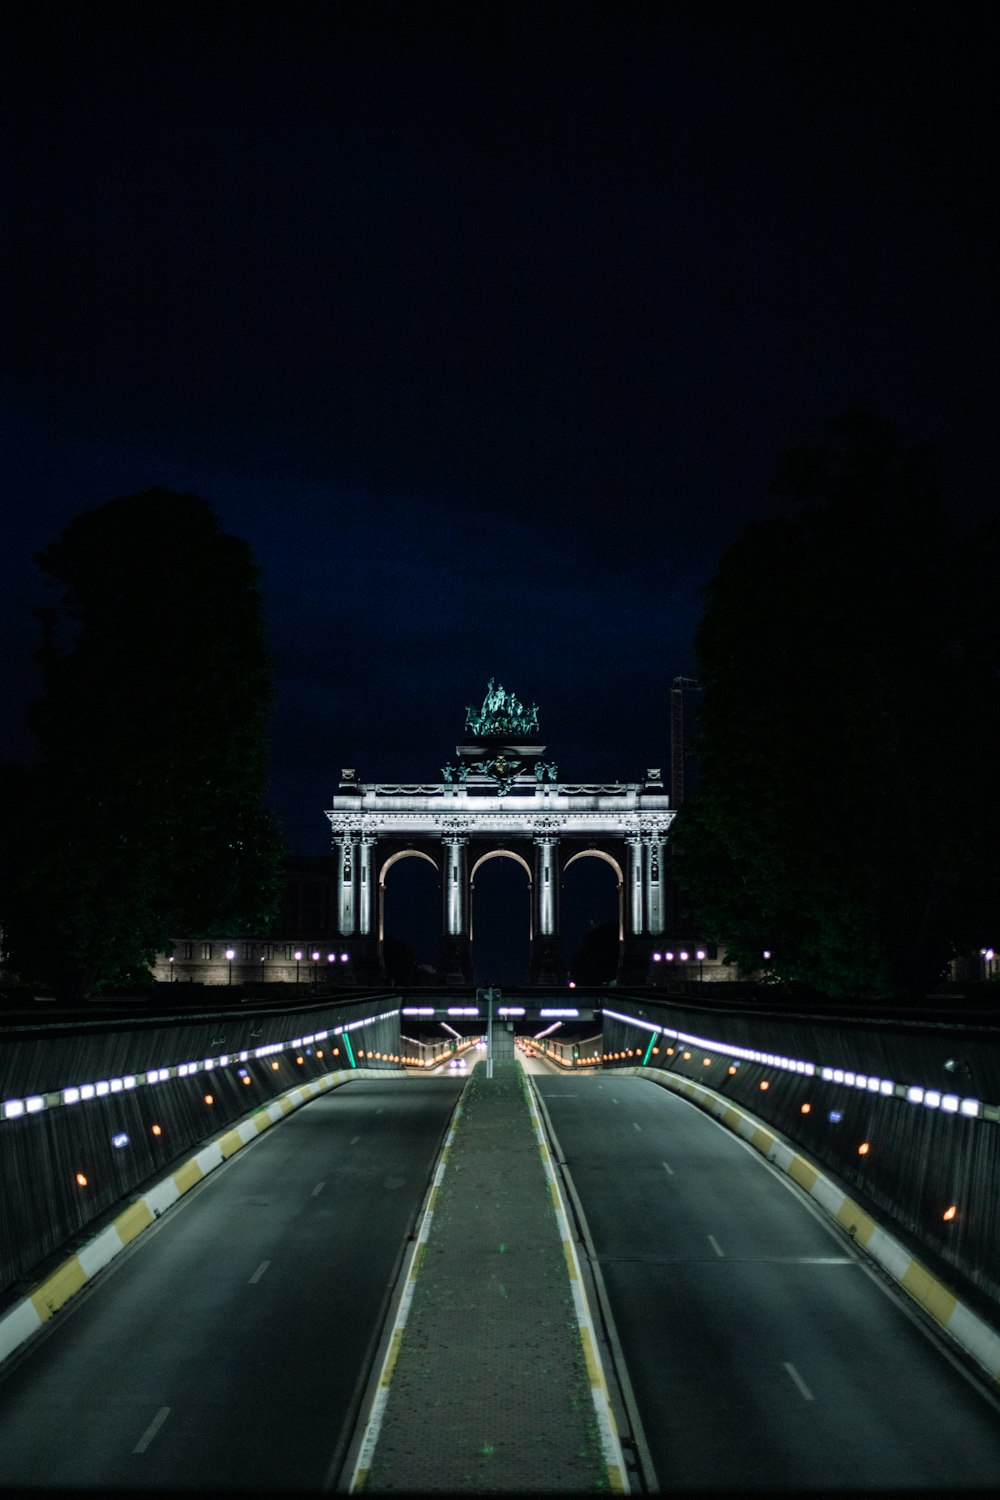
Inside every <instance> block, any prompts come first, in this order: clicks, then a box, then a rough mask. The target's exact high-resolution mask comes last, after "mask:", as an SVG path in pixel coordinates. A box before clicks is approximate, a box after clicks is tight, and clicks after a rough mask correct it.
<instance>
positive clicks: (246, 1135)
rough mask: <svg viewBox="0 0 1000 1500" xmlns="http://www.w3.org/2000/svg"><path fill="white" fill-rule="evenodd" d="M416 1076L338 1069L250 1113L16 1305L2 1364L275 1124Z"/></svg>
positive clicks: (8, 1315) (1, 1330)
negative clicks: (352, 1087)
mask: <svg viewBox="0 0 1000 1500" xmlns="http://www.w3.org/2000/svg"><path fill="white" fill-rule="evenodd" d="M412 1076H413V1075H412V1074H410V1073H408V1072H406V1071H405V1070H403V1069H401V1068H339V1069H337V1071H336V1072H333V1073H324V1074H323V1076H322V1077H321V1078H315V1079H312V1080H311V1081H310V1082H309V1083H301V1084H298V1085H296V1087H294V1088H290V1089H286V1090H285V1092H284V1093H282V1094H279V1095H278V1096H277V1097H276V1098H274V1099H272V1100H271V1101H270V1102H269V1103H268V1104H265V1105H263V1106H261V1107H259V1108H257V1109H255V1110H254V1111H253V1112H252V1113H251V1114H248V1115H245V1116H244V1118H243V1119H242V1120H240V1121H239V1122H238V1123H237V1124H236V1125H231V1126H230V1127H229V1128H228V1129H227V1130H224V1131H222V1133H221V1134H220V1135H217V1136H215V1137H214V1139H212V1140H210V1141H207V1142H206V1143H205V1145H203V1146H201V1147H200V1148H199V1150H198V1151H196V1152H195V1153H194V1155H193V1156H190V1157H189V1158H188V1160H187V1161H185V1162H182V1163H181V1165H180V1166H179V1167H175V1168H174V1170H173V1171H172V1172H170V1173H169V1174H168V1175H167V1176H166V1177H163V1178H161V1180H160V1181H159V1182H157V1183H155V1184H154V1186H153V1187H151V1188H149V1189H148V1190H147V1191H146V1192H145V1193H143V1194H142V1196H141V1197H139V1198H136V1199H134V1200H133V1201H132V1202H131V1203H130V1204H129V1205H128V1207H127V1208H126V1209H124V1210H123V1211H122V1212H121V1213H120V1214H118V1216H117V1217H116V1218H115V1219H113V1220H112V1222H111V1223H110V1224H108V1225H107V1227H106V1228H104V1229H102V1230H101V1231H100V1233H99V1234H96V1235H95V1236H94V1238H93V1239H91V1240H89V1241H88V1242H87V1243H86V1244H85V1245H83V1246H81V1248H80V1249H79V1250H77V1251H76V1252H75V1253H74V1254H73V1255H70V1256H68V1257H67V1258H66V1260H64V1261H63V1262H62V1263H61V1264H60V1265H59V1266H57V1267H56V1269H55V1270H54V1271H51V1272H49V1274H48V1275H47V1276H46V1277H45V1279H44V1280H43V1281H40V1282H39V1283H38V1285H37V1286H36V1287H34V1288H33V1289H32V1290H31V1291H30V1292H29V1293H28V1295H27V1296H26V1297H22V1298H21V1299H20V1301H18V1302H15V1304H14V1305H13V1307H11V1308H9V1309H8V1310H7V1312H5V1313H4V1314H3V1316H2V1317H0V1362H2V1361H3V1360H5V1359H7V1358H8V1356H9V1355H11V1354H13V1353H14V1351H15V1350H16V1349H18V1348H20V1346H21V1345H22V1344H23V1343H25V1342H26V1341H27V1340H28V1339H30V1338H31V1337H32V1336H33V1335H34V1334H35V1333H37V1332H38V1330H39V1328H41V1327H42V1325H43V1323H46V1322H47V1321H48V1320H49V1318H51V1317H52V1316H53V1314H54V1313H57V1312H58V1311H59V1309H60V1308H61V1307H63V1306H64V1305H65V1304H66V1303H67V1302H68V1301H69V1299H70V1298H71V1297H74V1296H75V1295H76V1293H77V1292H79V1291H80V1290H81V1289H82V1288H83V1287H85V1286H86V1284H87V1282H88V1281H91V1280H92V1279H93V1278H94V1277H95V1276H96V1275H97V1273H98V1272H99V1271H103V1269H104V1267H105V1266H107V1265H109V1264H110V1263H111V1261H113V1260H114V1259H115V1257H116V1256H118V1255H120V1254H121V1253H122V1251H123V1250H124V1249H125V1247H126V1246H127V1245H130V1244H131V1243H132V1241H133V1240H134V1239H135V1238H136V1237H137V1236H138V1235H140V1234H142V1232H143V1230H145V1229H148V1228H149V1226H150V1225H151V1224H153V1223H155V1221H156V1220H157V1219H158V1218H159V1217H160V1215H161V1214H163V1213H165V1212H166V1210H167V1209H168V1208H170V1207H171V1205H172V1204H174V1203H176V1202H177V1200H178V1199H179V1198H182V1197H183V1196H184V1194H185V1193H189V1192H190V1191H191V1189H192V1188H193V1187H196V1186H197V1184H198V1183H199V1182H201V1181H202V1179H203V1178H205V1177H207V1176H208V1174H209V1173H210V1172H214V1171H215V1169H216V1168H217V1167H221V1166H222V1164H223V1163H224V1162H226V1161H228V1160H229V1158H230V1157H231V1156H235V1154H236V1152H237V1151H241V1150H242V1149H243V1147H244V1146H248V1145H249V1144H250V1143H251V1141H255V1140H256V1139H257V1137H258V1136H259V1135H261V1134H262V1133H263V1132H264V1131H265V1130H268V1129H269V1128H270V1126H272V1125H276V1124H277V1123H278V1122H279V1121H280V1120H283V1119H284V1118H285V1116H286V1115H289V1114H291V1113H292V1112H293V1111H294V1110H296V1109H300V1108H301V1107H302V1105H303V1104H308V1103H309V1102H310V1100H312V1099H315V1098H317V1096H318V1095H320V1094H323V1093H325V1092H326V1091H327V1090H328V1089H332V1088H339V1087H340V1085H341V1084H344V1083H350V1082H351V1080H352V1079H355V1078H410V1077H412Z"/></svg>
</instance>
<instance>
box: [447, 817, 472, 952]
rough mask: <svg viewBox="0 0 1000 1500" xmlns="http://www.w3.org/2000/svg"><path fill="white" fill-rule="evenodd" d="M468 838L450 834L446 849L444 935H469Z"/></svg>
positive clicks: (450, 936) (454, 936) (456, 936)
mask: <svg viewBox="0 0 1000 1500" xmlns="http://www.w3.org/2000/svg"><path fill="white" fill-rule="evenodd" d="M468 846H469V841H468V839H466V838H460V837H454V836H449V837H447V838H445V839H443V840H442V847H443V849H444V856H445V857H444V935H445V937H448V938H458V937H467V936H468V933H469V870H468V859H467V856H466V851H467V849H468Z"/></svg>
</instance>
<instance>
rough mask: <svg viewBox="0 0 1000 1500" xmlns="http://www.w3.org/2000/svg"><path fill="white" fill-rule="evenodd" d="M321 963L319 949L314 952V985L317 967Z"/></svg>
mask: <svg viewBox="0 0 1000 1500" xmlns="http://www.w3.org/2000/svg"><path fill="white" fill-rule="evenodd" d="M318 962H319V949H318V948H315V949H314V950H313V984H315V983H316V965H317V963H318Z"/></svg>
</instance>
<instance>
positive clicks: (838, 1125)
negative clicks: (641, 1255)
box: [604, 996, 1000, 1321]
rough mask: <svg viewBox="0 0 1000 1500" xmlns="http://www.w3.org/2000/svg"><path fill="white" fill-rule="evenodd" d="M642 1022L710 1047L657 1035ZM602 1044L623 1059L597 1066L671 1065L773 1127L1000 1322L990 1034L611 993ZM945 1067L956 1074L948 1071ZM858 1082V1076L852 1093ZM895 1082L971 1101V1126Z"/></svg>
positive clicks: (998, 1042)
mask: <svg viewBox="0 0 1000 1500" xmlns="http://www.w3.org/2000/svg"><path fill="white" fill-rule="evenodd" d="M609 1010H613V1011H616V1012H618V1013H620V1014H627V1015H630V1016H633V1017H634V1018H635V1021H636V1022H637V1023H645V1027H644V1026H643V1025H641V1024H628V1023H626V1022H624V1021H621V1020H616V1019H614V1018H613V1016H612V1015H609V1014H608V1011H609ZM650 1024H653V1025H661V1026H666V1027H669V1028H672V1029H673V1030H676V1031H681V1032H684V1033H685V1034H686V1035H688V1036H694V1037H699V1038H702V1039H703V1040H704V1042H705V1043H706V1044H705V1045H700V1046H699V1045H697V1044H695V1043H694V1042H685V1043H681V1042H675V1041H674V1040H673V1039H672V1038H670V1037H668V1036H661V1035H654V1033H653V1032H651V1031H650V1030H649V1029H648V1027H649V1025H650ZM712 1041H715V1042H717V1043H719V1044H721V1045H730V1046H734V1047H736V1046H739V1047H743V1048H747V1049H753V1050H756V1051H763V1052H767V1053H770V1054H773V1055H774V1058H775V1061H773V1062H771V1063H768V1062H758V1061H749V1060H746V1059H741V1058H739V1057H736V1056H733V1055H732V1054H728V1055H727V1054H726V1053H724V1052H722V1051H719V1050H717V1049H716V1048H713V1047H712V1046H711V1045H707V1043H710V1042H712ZM604 1046H605V1053H606V1055H612V1054H620V1055H618V1056H614V1057H613V1060H612V1061H610V1062H607V1063H606V1064H605V1066H611V1067H617V1066H622V1067H634V1066H637V1065H639V1064H641V1063H643V1062H645V1063H646V1064H647V1066H649V1067H652V1068H660V1069H663V1068H666V1069H669V1070H670V1071H671V1072H674V1073H677V1074H680V1075H681V1076H684V1077H687V1078H690V1079H692V1080H695V1081H696V1082H698V1083H701V1084H704V1085H706V1086H708V1087H710V1088H712V1089H715V1090H717V1091H718V1092H719V1093H720V1094H721V1095H723V1096H724V1097H726V1098H730V1099H732V1100H733V1101H734V1103H737V1104H741V1105H743V1106H744V1107H745V1108H746V1109H747V1110H750V1111H752V1112H753V1113H754V1114H755V1115H757V1116H759V1117H760V1118H761V1119H762V1120H765V1121H767V1122H768V1123H769V1124H771V1125H773V1126H774V1127H775V1128H776V1129H777V1130H778V1131H780V1132H781V1134H782V1135H783V1136H784V1137H786V1138H787V1139H788V1140H789V1141H791V1142H793V1143H794V1144H795V1145H796V1146H799V1147H801V1148H802V1149H803V1150H804V1151H805V1152H807V1153H808V1154H809V1156H810V1157H812V1158H813V1159H814V1160H815V1161H817V1162H819V1163H820V1164H822V1165H823V1166H824V1167H826V1168H828V1169H829V1170H830V1172H831V1173H832V1174H833V1175H834V1176H835V1177H836V1178H837V1179H838V1180H839V1181H840V1182H842V1183H844V1184H845V1185H846V1186H847V1187H848V1188H849V1189H850V1190H851V1191H852V1192H853V1193H854V1194H855V1196H857V1197H858V1200H859V1201H860V1202H861V1203H862V1204H863V1205H865V1206H866V1207H867V1208H868V1209H869V1211H871V1212H873V1213H875V1215H876V1216H877V1217H878V1218H879V1219H880V1220H881V1221H882V1222H885V1223H888V1224H891V1225H892V1226H893V1228H894V1229H895V1230H898V1232H899V1233H900V1235H901V1236H902V1238H903V1240H904V1242H905V1243H907V1244H908V1245H909V1246H910V1247H911V1248H913V1249H914V1250H915V1252H916V1253H918V1254H920V1255H921V1256H923V1258H924V1259H926V1260H927V1261H928V1264H930V1265H932V1266H933V1267H934V1268H935V1269H936V1270H939V1271H940V1272H941V1273H942V1274H944V1275H945V1276H946V1277H950V1280H951V1281H952V1282H953V1283H954V1284H956V1285H957V1286H960V1287H961V1288H962V1290H963V1292H964V1294H965V1295H967V1297H968V1298H969V1300H970V1303H971V1304H972V1305H975V1306H978V1307H979V1308H980V1310H982V1311H983V1312H984V1313H985V1315H986V1316H988V1317H991V1318H992V1319H993V1320H994V1321H996V1320H997V1318H998V1314H1000V1197H998V1195H997V1193H996V1182H997V1180H998V1172H1000V1123H998V1116H1000V1111H998V1110H997V1109H996V1108H995V1106H996V1104H997V1101H998V1100H1000V1032H998V1031H997V1030H995V1029H991V1028H988V1027H981V1028H976V1029H969V1028H964V1027H963V1028H956V1027H949V1026H948V1024H947V1023H943V1022H936V1023H926V1024H921V1023H917V1022H910V1023H898V1022H896V1023H893V1022H885V1023H880V1022H878V1021H874V1022H873V1021H864V1022H858V1023H850V1022H846V1021H837V1022H826V1021H816V1022H812V1021H809V1020H808V1019H806V1018H803V1017H801V1016H799V1017H785V1016H780V1015H773V1014H767V1013H763V1012H758V1013H755V1014H747V1013H745V1012H744V1013H739V1014H735V1013H727V1012H726V1011H724V1010H722V1009H716V1008H712V1009H708V1008H705V1009H700V1008H695V1007H693V1006H678V1005H660V1004H657V1003H654V1002H650V1001H648V1000H645V999H643V1000H642V1001H641V1002H630V1001H629V1000H628V999H627V998H626V997H625V996H621V997H619V998H616V1000H615V1002H614V1004H613V1005H611V1006H608V1008H607V1009H606V1010H605V1015H604ZM651 1046H652V1047H653V1048H655V1049H656V1050H655V1051H652V1050H650V1047H651ZM671 1047H673V1051H672V1052H671V1051H670V1050H669V1049H670V1048H671ZM647 1053H648V1055H647ZM685 1053H687V1054H688V1055H687V1056H685ZM778 1058H785V1059H789V1060H791V1061H792V1062H808V1063H811V1064H817V1065H821V1066H827V1067H829V1068H836V1069H838V1070H841V1071H842V1072H843V1073H844V1074H845V1078H846V1079H850V1080H851V1082H847V1081H841V1082H839V1083H838V1082H834V1081H832V1080H824V1079H823V1078H822V1077H821V1076H820V1072H819V1069H818V1068H817V1071H816V1072H815V1073H814V1074H813V1075H812V1076H810V1075H809V1074H808V1073H805V1072H802V1071H796V1070H795V1069H794V1068H789V1067H787V1066H782V1065H780V1064H779V1062H778V1061H777V1059H778ZM947 1062H952V1063H954V1064H955V1067H954V1068H953V1069H951V1070H949V1069H947V1068H946V1067H945V1064H946V1063H947ZM859 1075H860V1077H861V1078H863V1079H864V1080H865V1083H864V1084H863V1085H862V1086H861V1087H858V1086H857V1082H856V1080H857V1078H858V1076H859ZM870 1080H876V1081H877V1082H878V1083H879V1084H880V1085H882V1084H889V1083H891V1084H892V1085H893V1086H894V1087H893V1092H892V1093H891V1094H887V1093H885V1092H880V1091H878V1090H872V1089H871V1088H870V1087H868V1082H869V1081H870ZM904 1084H905V1085H907V1086H913V1087H914V1088H919V1089H921V1090H924V1091H926V1090H934V1091H936V1092H937V1093H938V1094H940V1095H941V1096H944V1095H946V1094H947V1093H952V1094H953V1095H955V1096H959V1098H960V1099H964V1100H969V1099H976V1100H979V1101H981V1102H980V1105H979V1108H978V1111H977V1113H976V1114H975V1115H974V1116H969V1117H967V1116H965V1115H963V1114H961V1113H960V1112H958V1110H957V1109H956V1110H955V1111H954V1112H946V1111H945V1110H943V1109H942V1108H941V1107H940V1105H939V1106H938V1107H935V1108H929V1107H927V1106H926V1105H925V1104H924V1103H922V1102H920V1103H912V1102H910V1101H909V1100H908V1099H907V1098H906V1097H900V1093H899V1091H898V1089H899V1086H900V1085H904ZM951 1210H954V1212H953V1213H952V1212H951Z"/></svg>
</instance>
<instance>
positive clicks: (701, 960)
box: [695, 948, 705, 989]
mask: <svg viewBox="0 0 1000 1500" xmlns="http://www.w3.org/2000/svg"><path fill="white" fill-rule="evenodd" d="M695 957H696V958H697V960H698V988H699V989H701V987H702V985H703V984H704V982H705V968H704V965H705V950H704V948H699V949H698V952H697V953H696V954H695Z"/></svg>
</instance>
